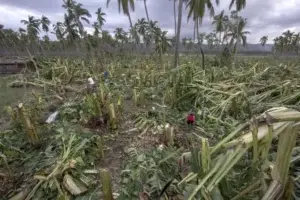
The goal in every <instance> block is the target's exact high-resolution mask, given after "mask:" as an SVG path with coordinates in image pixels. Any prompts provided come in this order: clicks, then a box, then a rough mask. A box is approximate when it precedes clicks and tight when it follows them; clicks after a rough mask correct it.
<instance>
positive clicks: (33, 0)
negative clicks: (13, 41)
mask: <svg viewBox="0 0 300 200" xmlns="http://www.w3.org/2000/svg"><path fill="white" fill-rule="evenodd" d="M77 2H79V3H82V4H83V5H84V7H85V8H87V9H88V10H89V11H90V13H91V14H92V15H93V17H92V18H91V19H90V21H91V22H93V21H96V16H95V12H96V10H97V8H99V7H101V8H102V10H103V11H104V12H105V13H106V14H107V16H106V24H105V25H104V27H103V28H104V29H106V30H109V31H110V32H112V31H113V30H114V29H115V28H116V27H121V28H124V29H128V28H129V21H128V18H127V17H126V16H125V15H124V14H122V12H121V13H119V11H118V5H117V1H114V0H111V3H110V5H109V7H108V8H107V7H106V0H77ZM229 2H230V0H227V1H221V4H220V5H219V7H216V9H215V11H216V13H219V12H220V11H221V10H223V9H224V10H225V11H226V12H228V6H229ZM62 3H63V1H62V0H51V1H41V0H26V1H24V0H0V24H3V25H4V26H5V27H6V28H13V29H17V28H18V27H22V26H23V25H22V24H21V23H20V21H21V20H22V19H27V18H28V15H33V16H35V17H39V18H40V17H41V16H42V15H46V16H48V17H49V19H50V20H51V21H52V22H53V23H55V22H57V21H63V13H64V10H63V8H62ZM147 7H148V12H149V16H150V18H151V19H152V20H156V21H158V24H159V25H160V27H161V28H162V29H164V30H167V31H168V32H169V35H174V14H173V1H172V0H148V1H147ZM184 8H185V6H184ZM240 15H242V16H243V17H246V18H247V19H248V24H247V27H246V29H247V30H248V31H250V32H251V35H250V36H249V37H248V42H249V43H258V41H259V39H260V38H261V37H262V36H264V35H268V36H269V42H268V43H272V39H273V38H274V37H276V36H278V35H280V34H281V33H282V32H283V31H285V30H287V29H290V30H292V31H295V32H300V29H299V28H298V27H300V21H299V20H298V19H299V18H300V1H299V0H247V5H246V8H245V9H244V10H243V11H241V13H240ZM142 17H145V18H146V14H145V9H144V4H143V0H137V1H136V3H135V11H134V12H131V18H132V21H133V23H134V22H136V21H137V19H138V18H142ZM182 19H183V20H182V30H181V35H182V37H192V36H193V30H194V26H193V23H192V20H190V21H189V22H187V12H186V11H185V9H184V12H183V18H182ZM211 22H212V20H211V18H210V17H209V16H208V14H207V16H205V17H204V19H203V23H202V26H201V27H200V32H210V31H212V29H213V27H212V25H211ZM86 26H87V28H88V31H89V32H90V31H91V25H86Z"/></svg>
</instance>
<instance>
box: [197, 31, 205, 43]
mask: <svg viewBox="0 0 300 200" xmlns="http://www.w3.org/2000/svg"><path fill="white" fill-rule="evenodd" d="M205 36H206V33H199V35H198V38H197V39H198V44H199V45H202V44H203V41H204V39H205Z"/></svg>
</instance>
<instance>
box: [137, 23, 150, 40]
mask: <svg viewBox="0 0 300 200" xmlns="http://www.w3.org/2000/svg"><path fill="white" fill-rule="evenodd" d="M148 27H149V23H148V22H146V20H145V18H142V19H138V21H137V23H136V24H135V25H134V29H135V30H136V31H137V33H138V34H140V35H141V36H143V39H145V38H146V33H147V29H148Z"/></svg>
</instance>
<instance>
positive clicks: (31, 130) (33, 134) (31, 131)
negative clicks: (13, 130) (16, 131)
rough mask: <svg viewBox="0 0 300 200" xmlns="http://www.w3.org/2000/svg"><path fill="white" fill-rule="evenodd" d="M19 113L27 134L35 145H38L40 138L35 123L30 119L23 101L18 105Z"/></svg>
mask: <svg viewBox="0 0 300 200" xmlns="http://www.w3.org/2000/svg"><path fill="white" fill-rule="evenodd" d="M18 114H19V116H20V117H21V120H22V123H23V126H24V127H25V129H26V132H27V135H28V136H29V139H30V141H31V143H32V144H33V145H38V144H39V143H40V139H39V137H38V134H37V131H36V128H35V127H34V125H33V123H32V122H31V120H30V119H29V117H28V115H27V114H26V112H25V108H24V106H23V103H19V105H18Z"/></svg>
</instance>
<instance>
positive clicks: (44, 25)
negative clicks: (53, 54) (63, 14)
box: [41, 15, 51, 35]
mask: <svg viewBox="0 0 300 200" xmlns="http://www.w3.org/2000/svg"><path fill="white" fill-rule="evenodd" d="M50 23H51V22H50V20H49V19H48V17H46V16H44V15H43V16H42V18H41V26H42V30H43V31H45V32H46V35H48V32H49V25H50Z"/></svg>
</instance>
